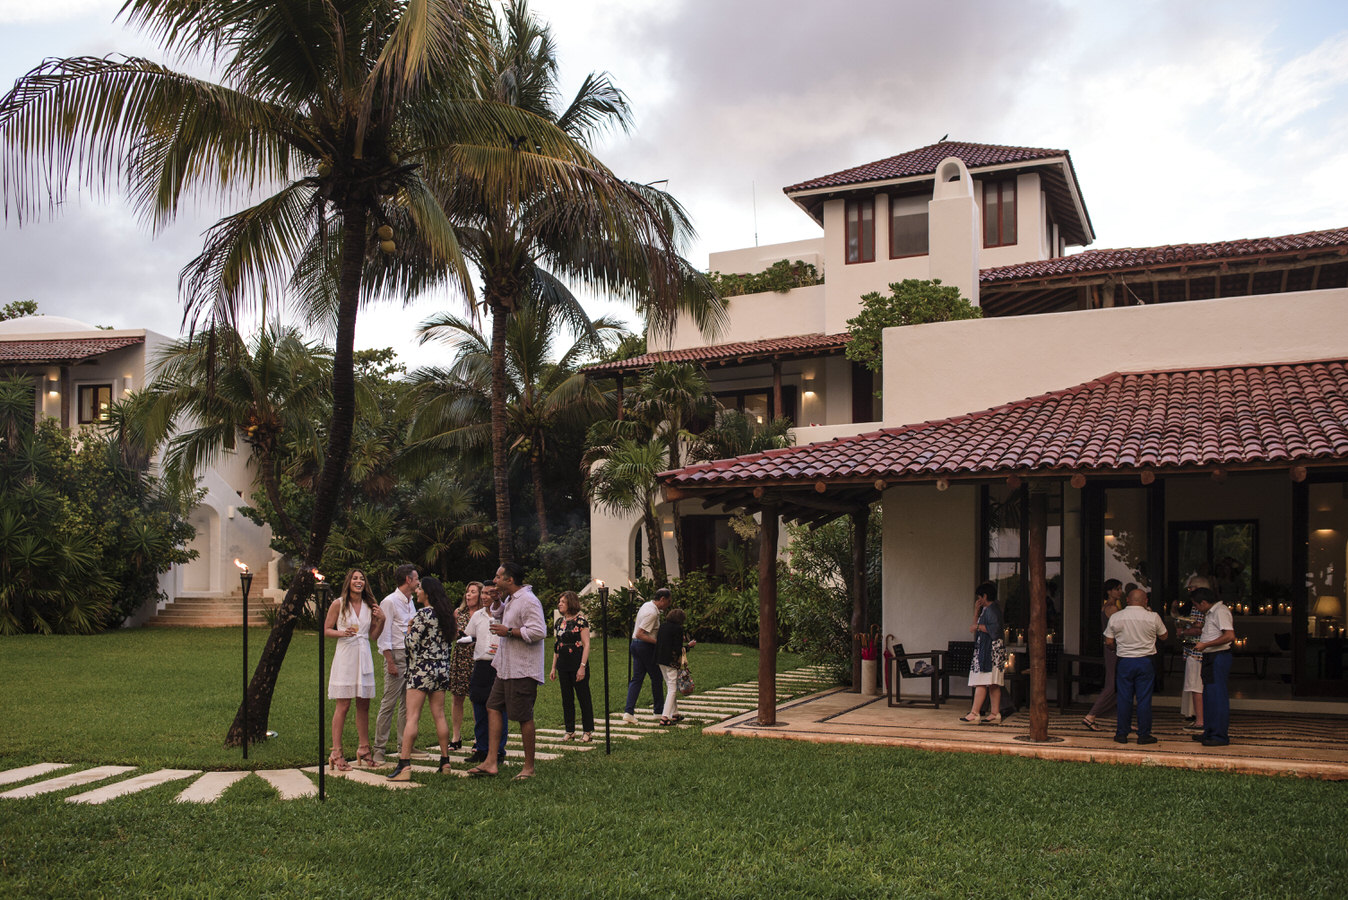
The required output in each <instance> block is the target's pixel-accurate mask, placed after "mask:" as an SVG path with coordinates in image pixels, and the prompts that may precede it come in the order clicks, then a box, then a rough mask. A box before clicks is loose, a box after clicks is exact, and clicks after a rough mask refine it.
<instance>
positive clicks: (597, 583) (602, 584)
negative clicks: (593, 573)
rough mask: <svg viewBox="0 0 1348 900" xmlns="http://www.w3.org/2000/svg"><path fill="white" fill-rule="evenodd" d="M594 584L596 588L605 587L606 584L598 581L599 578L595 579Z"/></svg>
mask: <svg viewBox="0 0 1348 900" xmlns="http://www.w3.org/2000/svg"><path fill="white" fill-rule="evenodd" d="M594 583H595V587H603V586H604V582H602V581H600V580H599V579H597V578H596V579H595V582H594Z"/></svg>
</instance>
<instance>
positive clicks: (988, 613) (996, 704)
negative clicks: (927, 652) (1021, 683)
mask: <svg viewBox="0 0 1348 900" xmlns="http://www.w3.org/2000/svg"><path fill="white" fill-rule="evenodd" d="M969 632H970V633H971V634H972V635H973V636H974V659H973V665H972V666H971V667H970V668H969V686H970V687H971V688H973V689H974V702H973V708H972V709H970V710H969V714H968V715H967V716H963V717H962V718H961V719H960V721H961V722H964V723H966V724H968V725H976V724H978V723H980V722H981V723H983V724H985V725H999V724H1001V721H1002V681H1003V678H1004V677H1005V676H1004V672H1003V669H1002V663H1003V662H1004V661H1005V660H1004V659H1003V658H1002V657H1001V653H1004V652H1005V646H1006V645H1005V644H1003V643H1002V610H1001V607H999V606H998V605H997V585H995V584H993V583H992V582H991V581H985V582H983V583H982V584H980V585H979V586H978V587H977V588H975V590H974V624H973V625H971V626H970V627H969ZM999 651H1000V653H999ZM985 699H990V700H991V701H992V704H991V708H990V709H989V710H988V714H987V715H986V716H981V717H980V715H979V714H980V713H981V712H982V710H983V701H984V700H985Z"/></svg>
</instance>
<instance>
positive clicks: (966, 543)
mask: <svg viewBox="0 0 1348 900" xmlns="http://www.w3.org/2000/svg"><path fill="white" fill-rule="evenodd" d="M785 190H786V193H787V195H788V196H789V197H791V198H792V199H793V200H794V201H795V202H796V203H797V204H798V205H799V206H800V207H801V209H802V210H803V211H804V212H805V213H806V214H807V215H809V216H811V218H813V219H814V220H815V221H816V222H817V223H818V224H819V226H820V228H821V230H822V234H821V235H820V236H819V237H818V238H816V239H814V240H811V241H798V242H793V243H790V244H781V245H775V246H768V247H757V248H752V249H746V250H736V251H729V252H725V253H718V254H713V255H712V257H711V268H712V269H714V270H718V271H721V272H735V273H750V272H755V271H761V270H763V269H765V268H767V267H768V266H770V265H772V264H773V263H776V262H778V261H780V260H783V259H787V260H792V261H794V260H801V261H804V262H807V263H812V264H814V265H815V266H816V267H817V268H818V269H819V271H820V272H821V273H822V274H823V275H824V283H823V284H820V285H815V286H812V287H805V288H796V289H793V290H791V291H789V292H786V293H762V294H754V295H749V296H737V297H734V298H732V299H731V300H730V306H729V314H730V324H729V329H728V331H727V332H726V333H724V334H723V335H721V336H720V338H718V340H719V343H717V344H715V345H707V344H706V343H705V342H704V341H703V339H702V338H701V337H700V335H699V334H698V333H697V330H696V328H695V327H694V326H692V325H691V323H688V324H686V325H684V326H681V327H679V328H678V329H677V330H676V332H675V334H674V335H673V337H672V339H670V340H669V342H668V343H667V344H665V345H663V346H660V347H658V348H655V345H654V344H652V345H651V346H652V347H653V348H654V349H653V350H652V352H650V353H648V354H646V355H645V356H644V357H640V358H637V359H633V360H625V361H621V362H616V363H608V364H604V365H601V366H596V367H592V369H591V370H590V371H591V373H592V374H593V375H594V376H596V377H598V376H612V377H617V378H626V379H634V378H635V377H637V376H639V374H640V372H641V371H642V370H643V369H644V368H646V367H649V366H650V365H651V364H652V363H654V362H656V361H658V360H662V359H679V360H691V361H696V362H699V363H701V364H702V365H704V366H705V367H706V368H707V371H708V374H709V376H710V377H711V379H712V383H713V387H714V390H715V391H716V392H717V393H718V394H719V395H720V396H722V398H723V400H724V401H725V402H726V403H727V405H737V406H740V407H741V408H746V409H756V410H761V411H762V413H763V414H764V415H775V414H776V413H777V411H778V410H780V411H781V412H782V413H783V414H785V415H787V416H789V417H790V418H792V419H793V420H794V421H795V422H796V423H797V427H796V429H795V431H794V439H795V444H796V446H795V447H793V448H791V449H789V450H785V451H774V452H771V453H767V454H758V455H753V456H747V457H741V458H739V459H736V460H723V461H719V462H714V463H706V464H700V465H695V466H689V467H687V468H684V469H682V470H679V471H678V472H676V473H668V474H667V475H666V476H664V477H663V481H664V483H665V492H666V498H667V504H668V502H676V503H678V504H679V515H680V518H681V520H682V522H683V523H684V526H683V527H684V529H685V532H684V534H685V539H686V541H687V542H688V544H689V547H688V548H687V553H688V558H689V561H690V568H691V567H692V564H693V563H697V564H698V565H703V564H706V563H707V562H709V561H710V558H709V554H708V553H707V552H699V551H697V550H696V549H695V548H696V547H697V546H699V545H701V546H705V547H711V548H714V547H715V546H717V545H718V544H719V543H721V542H723V541H724V540H725V532H724V530H723V529H724V525H723V524H718V523H723V522H724V521H725V517H726V516H727V515H728V514H729V513H731V512H734V511H743V510H749V511H753V512H759V511H762V510H764V509H772V510H775V511H776V512H777V514H779V515H780V516H782V517H783V518H788V519H794V520H797V521H802V522H822V521H827V520H829V519H832V518H837V517H839V516H842V515H847V514H849V512H853V513H855V512H856V511H857V510H864V509H865V508H866V506H867V505H868V504H869V503H872V502H877V501H878V502H881V503H882V504H883V508H884V535H883V547H884V551H883V552H884V557H883V567H884V579H883V581H884V587H883V621H882V622H881V623H880V625H881V628H882V632H883V633H885V634H892V635H894V636H895V638H896V639H897V640H898V641H899V642H901V643H903V644H904V645H905V648H906V649H907V650H908V651H909V652H915V651H925V650H931V649H945V648H946V647H947V644H948V643H949V642H951V641H957V640H960V639H967V637H968V633H967V629H968V621H969V614H970V609H971V603H972V598H973V588H974V586H975V585H977V584H978V583H980V582H981V581H984V580H993V581H995V582H998V583H999V585H1000V586H1001V590H1002V596H1003V600H1004V609H1005V611H1006V614H1007V620H1008V621H1007V624H1008V627H1009V628H1011V629H1012V630H1013V633H1014V632H1015V630H1017V629H1024V628H1026V626H1027V625H1028V614H1029V613H1028V606H1029V604H1028V601H1027V599H1026V587H1025V585H1024V580H1025V577H1024V576H1025V573H1026V572H1027V570H1028V536H1027V533H1026V532H1027V529H1026V528H1025V527H1023V523H1025V522H1026V521H1027V515H1026V510H1027V508H1028V496H1029V492H1030V490H1031V489H1032V488H1033V490H1034V491H1036V493H1037V494H1041V493H1046V494H1047V508H1048V529H1047V533H1048V541H1047V543H1048V546H1047V552H1046V555H1047V575H1048V578H1049V586H1050V590H1049V593H1050V607H1051V608H1050V611H1049V632H1050V633H1051V634H1050V641H1049V643H1050V649H1049V654H1050V661H1052V660H1053V659H1054V658H1055V657H1056V656H1058V655H1059V654H1064V653H1065V654H1083V655H1098V653H1099V647H1100V627H1099V612H1098V610H1099V599H1100V594H1101V585H1102V583H1103V581H1104V580H1105V579H1106V578H1110V577H1117V578H1119V579H1120V580H1122V581H1124V582H1129V581H1132V582H1137V583H1138V584H1140V585H1142V586H1143V587H1146V588H1148V589H1149V590H1150V591H1151V593H1152V598H1153V600H1152V602H1153V606H1154V607H1155V608H1157V609H1158V610H1161V609H1166V608H1168V607H1169V604H1170V602H1171V601H1172V600H1174V599H1175V598H1176V597H1177V596H1178V594H1179V590H1180V587H1181V586H1182V585H1183V583H1184V581H1185V579H1187V577H1188V576H1190V575H1192V574H1195V573H1205V574H1211V575H1213V576H1214V577H1219V579H1220V584H1221V587H1222V591H1223V595H1224V599H1225V600H1226V602H1227V603H1228V605H1230V606H1232V608H1233V609H1234V610H1235V611H1236V613H1237V615H1236V632H1237V635H1238V636H1239V637H1240V638H1241V640H1242V641H1244V643H1243V644H1242V645H1241V647H1240V649H1239V650H1238V653H1237V656H1238V660H1237V668H1238V671H1244V670H1246V669H1248V672H1249V675H1250V678H1249V687H1248V688H1244V687H1243V688H1242V690H1244V691H1245V694H1244V696H1245V697H1247V698H1251V699H1250V700H1249V702H1252V703H1267V704H1274V705H1277V704H1284V703H1286V702H1288V701H1290V700H1293V699H1296V700H1321V701H1323V700H1324V699H1326V698H1337V697H1343V696H1348V680H1345V677H1344V657H1345V653H1348V640H1346V639H1345V631H1344V628H1345V624H1348V623H1345V619H1344V617H1345V612H1346V611H1348V609H1346V607H1348V585H1346V584H1345V576H1348V229H1342V230H1333V231H1324V232H1311V233H1306V234H1298V235H1288V236H1283V237H1272V238H1257V239H1240V240H1232V241H1226V242H1220V243H1211V244H1185V245H1171V246H1163V247H1145V248H1128V249H1120V250H1084V251H1083V252H1078V253H1074V254H1072V255H1066V250H1067V248H1069V247H1085V246H1087V245H1090V244H1091V243H1092V242H1093V241H1094V238H1095V234H1094V230H1093V227H1092V225H1091V221H1090V217H1089V215H1088V213H1087V211H1086V207H1085V204H1084V201H1083V199H1082V193H1081V190H1080V186H1079V185H1078V183H1077V179H1076V175H1075V173H1074V171H1073V168H1072V163H1071V158H1070V156H1069V154H1068V153H1067V152H1066V151H1062V150H1050V149H1037V148H1027V147H1003V146H992V145H984V144H971V143H961V142H942V143H939V144H935V145H932V146H929V147H923V148H920V149H918V150H914V151H911V152H908V153H903V154H900V155H898V156H894V157H890V158H888V159H884V160H879V161H876V162H873V163H869V164H867V165H864V166H858V167H855V168H852V169H847V170H844V171H841V172H837V173H833V174H831V175H826V176H823V177H820V178H815V179H812V180H810V181H806V182H803V183H801V184H797V185H793V186H791V187H788V188H786V189H785ZM905 278H940V279H941V280H942V281H943V282H945V283H947V284H953V285H956V286H958V287H959V288H960V290H961V292H962V293H963V294H964V295H965V296H968V297H969V298H971V299H972V301H973V302H974V303H976V304H978V305H980V306H981V307H982V309H983V313H984V318H982V319H975V320H967V321H959V322H950V323H942V324H933V325H921V326H912V327H908V328H898V329H890V330H889V331H887V332H886V334H885V340H884V366H883V373H882V375H881V380H880V387H882V389H883V390H882V394H883V403H882V404H877V403H873V402H872V399H871V398H872V395H873V388H874V386H875V385H874V384H873V382H872V380H871V378H870V376H869V373H867V372H864V371H862V370H860V369H859V368H858V367H856V366H854V365H853V364H852V363H850V362H849V361H848V360H846V358H845V357H844V356H843V355H842V353H843V348H844V346H845V344H846V341H847V335H846V328H847V325H846V322H847V320H848V319H849V318H851V317H853V316H854V315H856V313H857V311H858V310H859V308H860V299H859V298H860V296H861V295H862V294H864V293H867V292H869V291H882V292H885V291H887V289H888V287H887V286H888V285H889V284H890V283H891V282H895V281H899V280H901V279H905ZM666 521H668V520H666ZM591 523H592V524H591V534H592V550H591V561H592V575H593V577H595V578H600V579H603V580H605V581H607V582H610V583H623V582H625V581H626V580H627V579H628V578H631V577H633V576H634V575H635V574H636V573H637V572H638V569H639V563H640V559H639V557H638V552H639V548H640V539H639V537H638V531H639V522H638V521H637V520H635V519H627V518H622V517H617V516H612V515H609V514H606V513H603V512H602V511H600V510H597V509H596V510H593V511H592V519H591ZM665 531H666V539H667V548H666V550H667V552H666V558H667V559H668V560H670V562H671V574H672V573H673V572H672V570H673V565H672V563H673V560H674V554H673V552H672V537H673V535H672V529H670V528H669V527H668V526H667V527H666V529H665ZM710 556H714V553H712V554H710ZM1050 679H1052V676H1050ZM1178 680H1180V679H1178V678H1177V679H1176V680H1175V681H1176V682H1178ZM1171 687H1172V692H1173V689H1174V688H1175V684H1172V685H1171Z"/></svg>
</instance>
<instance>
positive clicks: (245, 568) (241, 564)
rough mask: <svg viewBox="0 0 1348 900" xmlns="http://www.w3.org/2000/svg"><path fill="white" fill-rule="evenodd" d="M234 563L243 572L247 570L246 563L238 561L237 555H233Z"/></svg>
mask: <svg viewBox="0 0 1348 900" xmlns="http://www.w3.org/2000/svg"><path fill="white" fill-rule="evenodd" d="M234 565H236V566H238V567H239V568H240V569H241V570H242V571H243V572H245V573H247V571H248V566H246V565H244V564H243V563H242V562H240V561H239V558H238V557H237V556H236V557H234Z"/></svg>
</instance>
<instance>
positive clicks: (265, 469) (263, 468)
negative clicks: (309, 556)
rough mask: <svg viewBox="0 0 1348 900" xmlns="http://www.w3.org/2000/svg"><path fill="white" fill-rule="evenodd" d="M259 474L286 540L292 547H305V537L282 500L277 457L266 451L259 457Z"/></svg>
mask: <svg viewBox="0 0 1348 900" xmlns="http://www.w3.org/2000/svg"><path fill="white" fill-rule="evenodd" d="M257 462H258V466H257V468H258V473H259V474H260V475H261V476H262V489H263V491H265V492H266V494H267V500H268V501H270V503H271V506H272V509H274V510H275V511H276V522H277V524H279V525H280V526H281V530H282V531H283V532H285V537H286V540H288V541H290V545H291V546H292V547H303V546H304V535H303V534H301V533H300V530H299V528H297V527H296V526H295V522H294V521H293V520H292V519H291V518H290V516H289V515H287V514H286V510H285V506H284V505H283V501H282V499H281V483H280V478H279V477H278V475H277V473H276V455H275V454H274V453H272V452H271V451H270V450H264V451H262V452H261V453H260V454H259V455H258V461H257Z"/></svg>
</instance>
